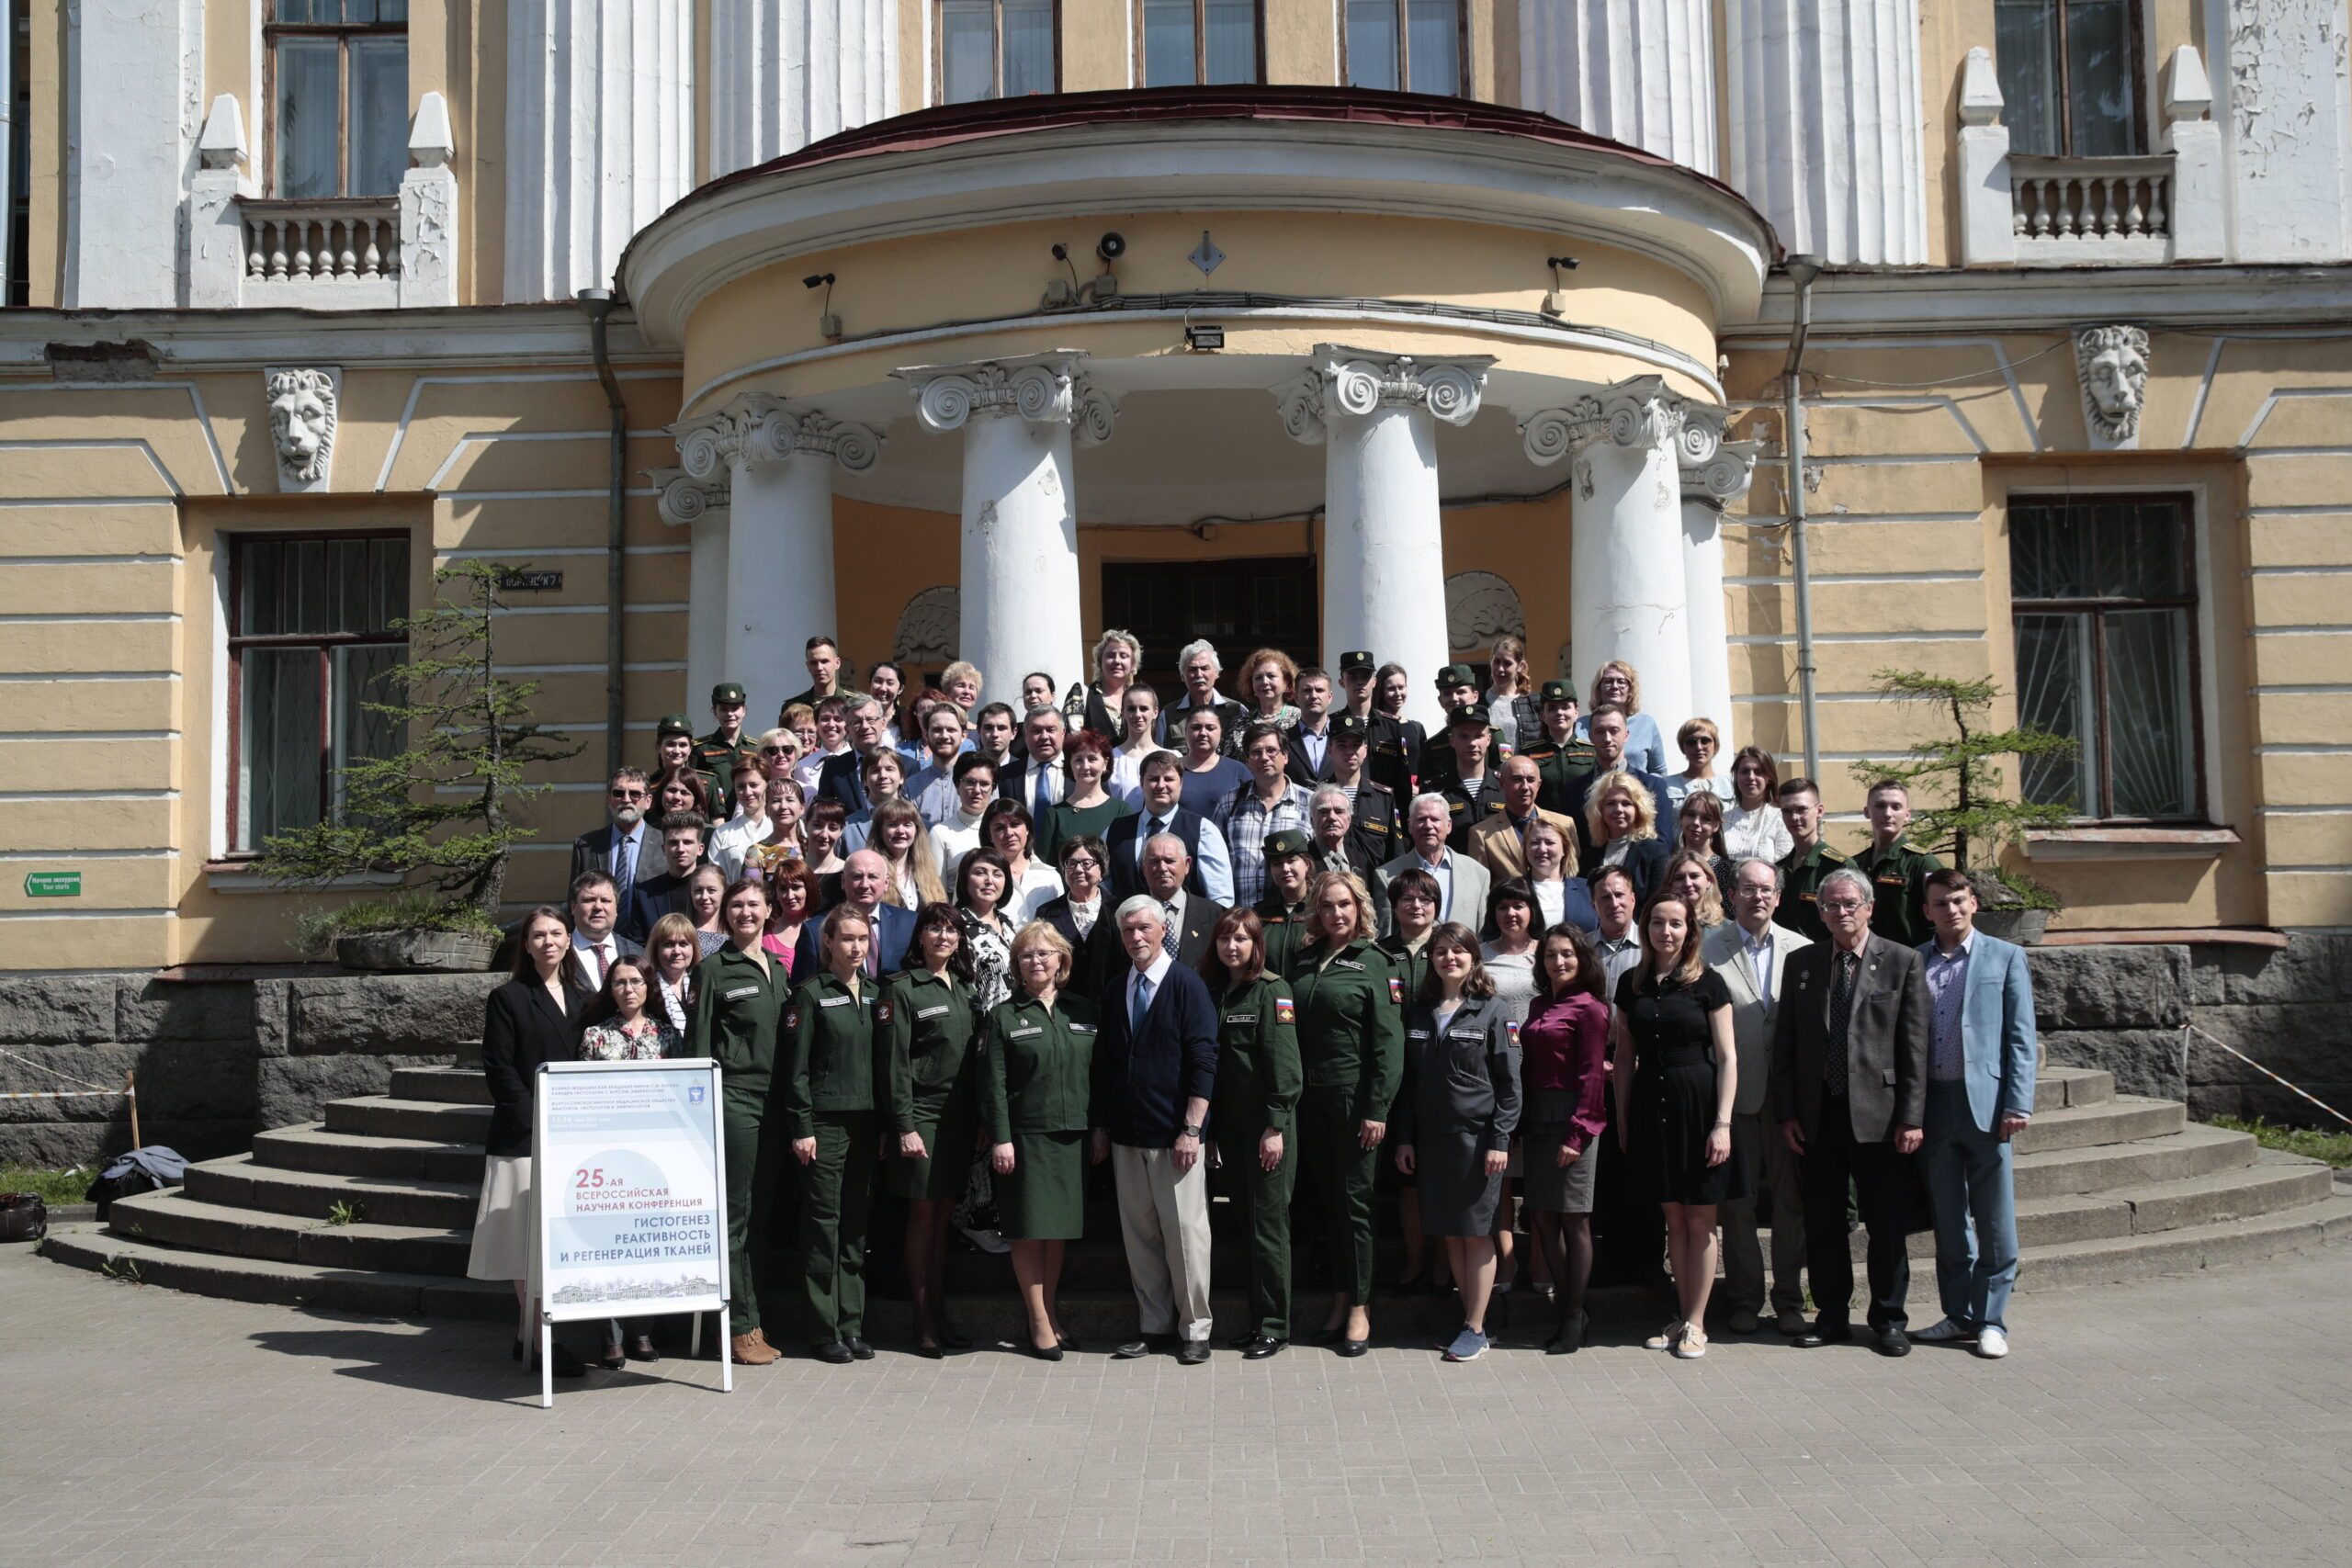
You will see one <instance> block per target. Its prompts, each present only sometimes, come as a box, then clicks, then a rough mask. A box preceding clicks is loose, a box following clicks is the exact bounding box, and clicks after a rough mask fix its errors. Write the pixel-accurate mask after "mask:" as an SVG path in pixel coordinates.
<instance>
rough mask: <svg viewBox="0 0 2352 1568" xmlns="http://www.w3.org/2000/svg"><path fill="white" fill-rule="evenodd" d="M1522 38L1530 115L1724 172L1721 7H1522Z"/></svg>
mask: <svg viewBox="0 0 2352 1568" xmlns="http://www.w3.org/2000/svg"><path fill="white" fill-rule="evenodd" d="M1732 3H1733V4H1734V5H1737V4H1738V0H1732ZM1519 36H1520V40H1521V42H1520V56H1519V76H1520V103H1521V106H1522V107H1526V108H1531V109H1540V110H1542V111H1543V112H1544V113H1545V114H1548V115H1553V116H1555V117H1557V118H1561V119H1564V120H1566V121H1567V122H1568V123H1569V124H1570V125H1573V126H1576V127H1577V128H1578V129H1580V130H1589V131H1590V132H1592V133H1593V134H1594V135H1595V136H1606V137H1608V138H1609V139H1610V140H1611V141H1623V142H1624V143H1625V144H1626V145H1627V146H1629V147H1639V148H1641V149H1643V150H1644V151H1645V152H1655V153H1657V155H1658V156H1659V157H1661V158H1670V159H1672V160H1673V161H1674V162H1676V163H1678V164H1682V165H1683V166H1684V167H1685V168H1691V169H1696V170H1698V171H1699V172H1700V173H1701V174H1702V175H1712V174H1713V173H1714V172H1715V162H1716V159H1715V28H1714V6H1713V4H1712V3H1711V0H1578V3H1577V4H1575V5H1564V4H1562V3H1561V0H1519Z"/></svg>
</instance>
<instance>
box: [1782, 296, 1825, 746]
mask: <svg viewBox="0 0 2352 1568" xmlns="http://www.w3.org/2000/svg"><path fill="white" fill-rule="evenodd" d="M1783 265H1784V266H1785V267H1786V270H1787V272H1788V275H1789V281H1790V282H1792V283H1793V284H1795V285H1796V287H1797V299H1796V325H1795V329H1794V330H1793V331H1792V333H1790V334H1789V363H1788V367H1787V368H1786V369H1785V370H1783V371H1782V372H1781V450H1782V455H1783V456H1784V457H1786V458H1787V460H1788V477H1787V478H1786V479H1785V480H1783V481H1782V489H1783V490H1784V491H1786V493H1787V495H1788V498H1789V552H1790V555H1791V556H1792V558H1793V559H1794V561H1795V565H1796V578H1797V712H1798V716H1799V720H1798V721H1799V723H1800V724H1801V725H1802V726H1803V727H1804V776H1805V777H1807V778H1809V779H1812V780H1813V781H1814V782H1815V783H1816V784H1818V783H1819V782H1820V780H1821V741H1820V738H1819V736H1820V732H1819V730H1818V728H1816V727H1815V724H1814V703H1813V674H1814V671H1813V563H1812V560H1811V558H1809V557H1808V556H1807V554H1806V553H1805V536H1804V394H1803V392H1802V391H1801V389H1800V386H1799V382H1798V375H1799V372H1800V371H1801V370H1802V369H1803V368H1804V340H1805V333H1807V332H1808V331H1809V330H1810V329H1811V327H1812V325H1813V280H1814V279H1815V277H1818V276H1820V275H1821V263H1820V261H1819V260H1818V259H1816V258H1815V257H1813V256H1809V255H1796V256H1791V257H1790V258H1789V259H1788V261H1787V262H1786V263H1785V264H1783Z"/></svg>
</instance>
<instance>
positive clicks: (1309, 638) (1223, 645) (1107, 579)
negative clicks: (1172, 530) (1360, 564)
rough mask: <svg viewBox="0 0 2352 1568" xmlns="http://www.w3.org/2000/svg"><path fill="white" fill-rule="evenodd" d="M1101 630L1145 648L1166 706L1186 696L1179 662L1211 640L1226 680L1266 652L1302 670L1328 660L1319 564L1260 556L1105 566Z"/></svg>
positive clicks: (1225, 685) (1230, 683)
mask: <svg viewBox="0 0 2352 1568" xmlns="http://www.w3.org/2000/svg"><path fill="white" fill-rule="evenodd" d="M1103 625H1104V626H1124V627H1125V628H1126V629H1127V630H1128V631H1131V632H1133V633H1135V634H1136V637H1138V638H1139V639H1141V641H1142V643H1143V679H1144V680H1145V681H1147V682H1150V684H1151V685H1153V686H1154V687H1156V688H1158V690H1159V694H1160V698H1161V700H1162V701H1163V702H1172V701H1174V700H1175V698H1176V697H1177V695H1178V694H1181V693H1182V691H1183V689H1184V682H1182V679H1180V678H1179V677H1178V675H1177V672H1176V655H1177V652H1178V650H1179V649H1182V648H1183V647H1184V645H1185V644H1186V643H1189V642H1191V641H1193V639H1194V638H1196V637H1206V638H1208V639H1209V640H1210V641H1211V642H1213V643H1215V644H1216V650H1217V656H1218V657H1219V658H1220V659H1222V660H1224V661H1225V668H1226V671H1227V679H1226V680H1225V681H1224V682H1221V685H1220V689H1221V690H1223V691H1224V693H1225V694H1226V695H1227V696H1239V695H1240V692H1239V691H1238V689H1237V688H1236V686H1235V683H1234V678H1235V677H1238V674H1239V672H1240V667H1241V661H1242V660H1244V659H1247V658H1249V657H1250V654H1251V653H1252V652H1253V651H1255V650H1256V649H1261V648H1279V649H1282V650H1283V652H1285V653H1287V654H1289V655H1290V656H1291V657H1292V658H1293V659H1295V660H1298V662H1299V663H1300V664H1302V665H1306V664H1316V663H1319V662H1321V660H1322V657H1323V656H1322V652H1321V634H1320V628H1319V626H1318V624H1317V602H1316V594H1315V558H1314V557H1313V556H1254V557H1250V558H1244V559H1239V560H1201V561H1105V562H1103Z"/></svg>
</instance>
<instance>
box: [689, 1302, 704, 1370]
mask: <svg viewBox="0 0 2352 1568" xmlns="http://www.w3.org/2000/svg"><path fill="white" fill-rule="evenodd" d="M686 1359H687V1360H689V1361H699V1360H701V1359H702V1314H700V1313H695V1314H694V1330H693V1332H692V1333H691V1334H690V1335H689V1336H688V1337H687V1339H686Z"/></svg>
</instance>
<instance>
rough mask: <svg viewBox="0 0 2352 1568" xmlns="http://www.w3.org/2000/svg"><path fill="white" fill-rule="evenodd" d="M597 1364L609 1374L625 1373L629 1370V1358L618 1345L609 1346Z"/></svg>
mask: <svg viewBox="0 0 2352 1568" xmlns="http://www.w3.org/2000/svg"><path fill="white" fill-rule="evenodd" d="M597 1364H598V1365H600V1366H602V1367H603V1368H604V1369H605V1371H608V1372H624V1371H628V1355H627V1354H626V1353H624V1352H623V1351H622V1349H621V1348H620V1347H619V1346H618V1345H607V1346H605V1354H604V1356H603V1358H602V1359H600V1360H599V1362H598V1363H597Z"/></svg>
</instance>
